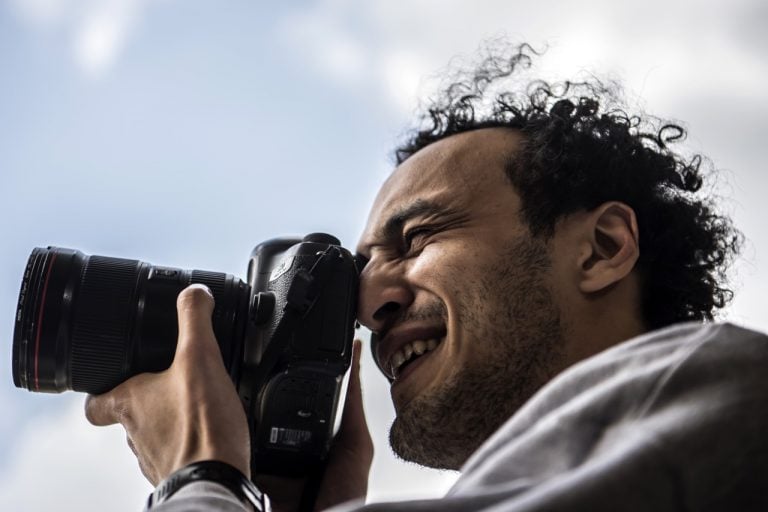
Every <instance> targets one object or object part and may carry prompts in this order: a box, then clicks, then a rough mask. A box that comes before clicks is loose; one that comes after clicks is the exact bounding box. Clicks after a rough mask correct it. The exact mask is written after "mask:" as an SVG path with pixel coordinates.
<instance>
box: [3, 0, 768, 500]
mask: <svg viewBox="0 0 768 512" xmlns="http://www.w3.org/2000/svg"><path fill="white" fill-rule="evenodd" d="M272 5H280V6H279V7H275V6H270V7H266V6H265V3H264V2H248V1H244V0H232V1H229V2H212V1H208V2H205V1H202V0H185V1H183V2H182V1H180V0H6V1H4V2H2V3H0V235H2V251H0V283H1V284H2V286H0V333H2V336H1V339H2V340H3V342H2V351H4V352H5V354H6V356H5V357H0V411H2V415H0V509H2V510H32V511H37V510H48V509H54V508H55V509H56V510H59V511H69V510H72V511H75V510H77V511H82V510H118V511H121V510H124V511H133V510H138V509H140V507H141V506H142V504H143V500H144V499H145V497H146V494H147V493H148V492H149V491H150V487H149V485H148V484H147V483H146V482H144V481H143V478H142V477H141V475H140V473H139V471H138V467H137V465H136V463H135V461H134V460H133V456H132V455H131V453H130V451H129V450H128V448H127V447H126V445H125V438H124V434H123V432H122V430H121V429H120V428H119V427H111V428H96V427H91V426H90V425H88V424H87V422H86V421H85V420H84V418H83V416H82V402H83V396H80V395H77V394H74V393H66V394H63V395H55V396H54V395H41V394H33V393H29V392H26V391H24V390H19V389H16V388H15V387H13V384H12V379H11V370H10V353H11V337H12V331H13V324H12V318H13V312H14V304H15V301H16V297H17V293H18V287H19V282H20V277H21V273H22V270H23V267H24V265H25V263H26V259H27V256H28V255H29V252H30V251H31V249H32V248H33V247H35V246H45V245H59V246H64V247H72V248H77V249H80V250H82V251H84V252H86V253H91V254H104V255H111V256H121V257H130V258H136V259H142V260H145V261H149V262H152V263H156V264H163V265H172V266H179V267H185V268H198V269H208V270H219V271H225V272H229V273H233V274H237V275H241V276H242V275H244V273H245V265H246V261H247V257H248V254H249V251H250V249H251V247H252V246H253V245H254V244H256V243H258V242H260V241H262V240H264V239H267V238H271V237H273V236H276V235H280V234H288V233H306V232H311V231H328V232H332V233H335V234H336V235H337V236H339V237H340V238H341V239H342V241H343V242H344V243H345V244H346V245H348V246H353V245H354V243H355V241H356V237H357V235H358V234H359V232H360V230H361V228H362V226H363V224H364V222H365V218H366V215H367V211H368V206H369V204H370V202H371V200H372V198H373V196H374V194H375V192H376V189H377V187H378V185H379V184H380V183H381V181H382V180H383V179H384V178H385V177H386V175H387V173H388V172H389V170H390V168H391V159H390V150H391V148H392V147H393V145H394V143H395V142H396V141H397V140H398V138H399V137H400V136H401V135H402V133H403V131H404V129H405V128H406V127H407V126H408V125H409V123H410V121H411V120H412V118H413V112H414V108H415V107H416V106H417V104H418V100H419V98H424V97H426V96H427V95H428V94H429V92H430V91H431V90H432V87H433V85H432V84H433V83H434V78H435V77H436V76H439V72H440V70H441V69H443V68H444V67H445V66H446V65H447V64H448V63H449V62H451V61H452V59H454V57H456V56H465V57H468V58H471V56H472V55H473V54H474V53H475V51H476V49H477V48H478V46H479V45H480V44H481V42H482V41H484V40H487V39H488V38H496V37H499V36H506V37H507V38H508V39H510V40H512V41H522V40H525V41H529V42H532V43H534V44H535V45H538V46H543V45H545V44H546V45H548V46H549V48H550V50H549V52H548V53H547V55H546V57H545V58H544V59H543V60H542V66H543V68H542V71H541V72H542V73H543V74H544V75H546V76H553V77H569V76H572V75H574V74H576V73H580V72H584V71H593V72H595V73H597V74H598V75H602V76H607V77H612V78H619V79H621V80H623V81H624V82H625V83H626V85H627V89H628V91H629V97H630V98H632V99H633V101H635V102H638V103H641V104H642V105H644V106H645V108H646V109H647V110H649V111H651V112H653V113H656V114H658V115H660V116H663V117H668V118H672V119H679V120H683V121H684V122H685V123H686V124H687V126H688V127H689V128H690V132H691V137H690V139H689V141H688V145H689V147H690V149H691V150H692V151H703V152H705V153H706V154H707V155H709V156H710V157H711V158H712V160H713V161H714V163H715V165H716V167H717V168H718V169H721V170H722V173H721V174H720V178H719V180H718V181H717V183H716V186H717V191H718V192H719V193H720V194H721V195H722V196H724V198H725V199H726V202H725V205H726V209H727V211H728V212H730V213H731V214H732V215H733V217H734V218H735V220H736V222H737V224H738V225H739V226H740V228H741V229H742V231H743V232H744V233H745V235H746V237H747V239H748V241H749V243H748V245H747V246H746V248H745V253H744V258H743V259H742V260H741V261H740V262H739V263H738V265H737V266H736V268H735V275H736V283H737V285H738V289H739V294H738V295H737V299H736V300H735V301H734V303H733V305H732V306H731V307H730V308H729V309H728V311H727V316H728V318H730V319H732V320H734V321H737V322H740V323H742V324H746V325H749V326H753V327H757V328H760V329H763V330H768V320H766V315H765V311H764V306H763V304H764V291H765V290H767V289H768V268H767V265H768V262H767V261H766V257H768V256H767V255H768V236H767V235H766V233H765V229H764V228H763V222H764V219H765V214H764V210H765V207H764V205H765V200H764V194H765V193H766V191H768V187H767V186H766V185H767V183H766V181H767V180H768V177H767V176H766V173H765V171H764V169H763V167H764V160H765V158H764V154H763V153H764V139H765V135H766V133H768V92H766V89H767V88H766V86H765V84H766V83H768V63H767V61H766V60H765V58H764V56H765V54H766V51H767V50H768V35H766V34H768V32H766V31H765V26H766V22H767V21H768V7H766V5H768V4H766V3H765V2H762V1H760V0H754V1H752V0H733V1H730V2H728V3H727V4H726V3H725V2H718V3H714V2H711V1H701V0H698V1H692V0H687V1H677V2H669V1H657V0H647V1H644V2H634V3H632V4H631V5H630V3H629V2H615V1H583V2H565V1H563V2H554V1H546V0H544V1H540V2H536V3H532V2H516V1H509V0H474V1H472V2H469V1H463V2H460V1H458V0H441V1H438V0H409V1H408V2H401V1H398V0H369V1H367V2H360V1H354V0H323V1H315V2H310V1H295V2H282V3H279V4H278V3H277V2H275V3H272ZM454 62H455V60H454ZM364 364H367V367H366V368H365V369H364V385H365V391H366V408H367V412H368V416H369V423H370V424H371V426H372V431H373V435H374V437H375V439H376V441H377V455H376V459H375V464H374V469H373V473H372V477H371V496H370V498H371V500H374V501H380V500H384V499H396V498H405V497H409V496H434V495H439V494H440V493H442V492H444V490H445V489H446V488H447V486H449V485H450V482H451V481H452V480H453V478H455V477H454V475H452V474H450V473H448V474H444V473H443V474H441V473H436V472H429V471H423V470H420V469H418V468H415V467H413V466H407V465H403V464H401V463H399V462H396V461H395V460H394V458H393V457H392V456H391V455H390V452H389V449H388V447H387V444H386V432H387V430H388V426H389V423H390V422H391V418H392V410H391V406H390V405H389V399H388V392H387V388H386V384H385V382H384V380H383V378H381V377H380V376H379V375H378V374H377V372H376V370H375V369H374V367H373V365H372V364H371V361H370V360H367V361H366V362H365V363H364Z"/></svg>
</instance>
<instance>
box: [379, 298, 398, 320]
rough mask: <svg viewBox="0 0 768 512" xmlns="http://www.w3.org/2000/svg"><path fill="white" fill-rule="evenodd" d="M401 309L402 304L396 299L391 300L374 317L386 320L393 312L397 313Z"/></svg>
mask: <svg viewBox="0 0 768 512" xmlns="http://www.w3.org/2000/svg"><path fill="white" fill-rule="evenodd" d="M399 310H400V304H398V303H397V302H394V301H389V302H387V303H386V304H384V305H383V306H381V307H380V308H379V309H377V310H376V312H375V313H374V314H373V319H374V320H376V321H382V320H386V319H387V318H388V317H390V316H392V314H393V313H397V312H398V311H399Z"/></svg>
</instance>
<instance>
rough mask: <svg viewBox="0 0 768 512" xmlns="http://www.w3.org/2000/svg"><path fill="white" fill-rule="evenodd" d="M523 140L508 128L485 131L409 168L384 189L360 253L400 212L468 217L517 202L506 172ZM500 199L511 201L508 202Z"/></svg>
mask: <svg viewBox="0 0 768 512" xmlns="http://www.w3.org/2000/svg"><path fill="white" fill-rule="evenodd" d="M521 142H522V135H520V133H519V132H517V131H515V130H511V129H507V128H485V129H480V130H474V131H470V132H465V133H460V134H457V135H452V136H450V137H446V138H444V139H441V140H439V141H437V142H434V143H432V144H430V145H429V146H426V147H425V148H423V149H421V150H420V151H418V152H417V153H415V154H414V155H412V156H411V157H410V158H408V159H407V160H406V161H405V162H403V163H402V164H401V165H400V166H399V167H398V168H397V169H395V171H394V172H393V173H392V175H391V176H390V177H389V178H388V179H387V180H386V182H385V183H384V185H383V186H382V187H381V189H380V191H379V193H378V195H377V196H376V200H375V201H374V204H373V207H372V209H371V212H370V214H369V216H368V222H367V225H366V228H365V231H364V232H363V236H362V238H361V240H360V249H361V250H362V252H364V249H365V246H367V245H371V244H374V243H375V242H376V240H377V239H378V238H380V237H381V236H383V235H382V230H384V229H385V226H386V225H387V223H388V222H389V221H391V220H392V219H393V218H396V217H397V215H398V212H405V211H412V210H414V206H416V208H415V209H416V210H418V205H419V204H430V205H439V206H440V207H443V208H446V209H451V210H457V211H462V212H463V211H467V210H470V209H473V208H480V207H482V206H488V207H490V206H492V205H493V202H494V199H496V200H498V201H504V202H505V203H506V205H507V206H508V205H509V199H510V198H509V197H508V196H509V195H510V194H512V195H514V196H515V198H516V194H515V193H514V191H513V187H512V185H511V184H510V182H509V181H508V179H507V178H506V176H505V173H504V169H505V166H506V164H507V162H508V160H509V158H510V157H511V156H513V155H514V154H515V152H516V151H518V150H519V148H520V144H521ZM500 196H505V197H504V198H503V199H502V198H501V197H500Z"/></svg>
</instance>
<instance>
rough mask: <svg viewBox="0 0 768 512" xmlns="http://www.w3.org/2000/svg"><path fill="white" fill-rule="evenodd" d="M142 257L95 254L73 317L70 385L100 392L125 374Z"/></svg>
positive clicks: (88, 267) (84, 273)
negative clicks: (110, 256)
mask: <svg viewBox="0 0 768 512" xmlns="http://www.w3.org/2000/svg"><path fill="white" fill-rule="evenodd" d="M140 269H141V262H139V261H136V260H125V259H119V258H109V257H104V256H91V257H90V258H88V262H87V263H86V267H85V269H84V271H83V273H82V282H81V285H80V294H79V295H80V296H79V297H78V299H77V301H76V303H77V308H76V309H75V311H74V312H73V319H72V354H71V359H70V364H71V368H70V371H71V376H72V389H73V390H75V391H85V392H89V393H102V392H104V391H106V390H108V389H111V388H113V387H114V386H116V385H117V384H119V383H120V382H122V381H124V380H125V377H126V372H127V367H128V364H129V357H128V354H127V350H129V348H130V346H131V344H130V343H129V341H130V336H131V326H132V325H133V305H134V301H135V297H134V296H135V293H136V290H135V287H136V282H137V279H138V274H139V271H140Z"/></svg>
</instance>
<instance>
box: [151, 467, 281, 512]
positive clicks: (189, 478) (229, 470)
mask: <svg viewBox="0 0 768 512" xmlns="http://www.w3.org/2000/svg"><path fill="white" fill-rule="evenodd" d="M200 481H207V482H214V483H217V484H219V485H222V486H223V487H225V488H226V489H228V490H229V491H230V492H232V494H234V495H235V496H236V497H237V498H238V499H239V500H240V501H241V502H243V503H247V504H250V505H251V506H252V507H253V510H255V511H256V512H267V511H268V510H269V505H268V498H267V497H266V495H264V494H263V493H262V492H261V491H260V490H259V489H258V488H257V487H256V486H255V485H254V484H253V482H251V481H250V480H249V479H248V478H247V477H246V476H245V475H244V474H243V473H242V472H241V471H240V470H238V469H237V468H235V467H234V466H232V465H230V464H227V463H225V462H220V461H215V460H206V461H201V462H194V463H192V464H189V465H187V466H184V467H183V468H181V469H179V470H177V471H175V472H173V473H172V474H171V475H169V476H168V477H167V478H166V479H165V480H163V481H162V482H160V483H159V484H158V486H157V487H156V488H155V490H154V492H153V493H152V494H150V495H149V498H148V500H147V507H146V510H151V509H152V507H155V506H157V505H159V504H160V503H163V502H164V501H166V500H167V499H169V498H170V497H171V496H173V495H174V494H175V493H176V492H177V491H179V490H180V489H181V488H183V487H184V486H186V485H188V484H191V483H193V482H200Z"/></svg>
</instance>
